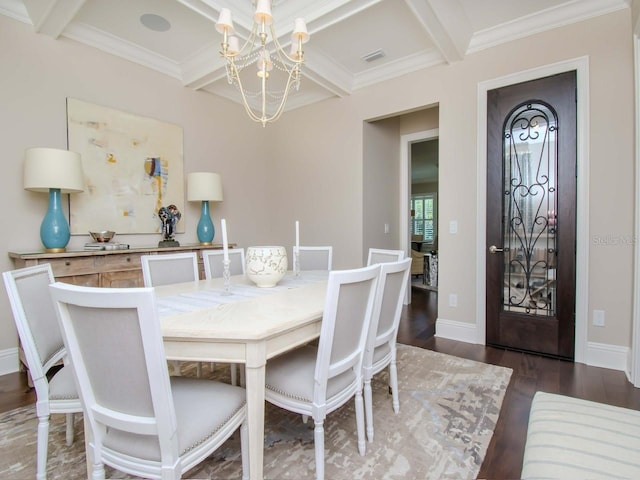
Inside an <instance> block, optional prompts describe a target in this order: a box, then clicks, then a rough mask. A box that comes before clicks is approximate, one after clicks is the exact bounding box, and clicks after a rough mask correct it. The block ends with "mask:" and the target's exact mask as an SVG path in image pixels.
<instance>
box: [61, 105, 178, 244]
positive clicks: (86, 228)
mask: <svg viewBox="0 0 640 480" xmlns="http://www.w3.org/2000/svg"><path fill="white" fill-rule="evenodd" d="M67 130H68V132H67V133H68V143H69V150H72V151H75V152H78V153H79V154H80V155H81V157H82V166H83V169H84V176H85V191H84V192H82V193H78V194H74V195H72V196H71V200H70V203H71V208H70V224H71V233H74V234H86V233H87V232H90V231H100V230H113V231H115V232H116V233H117V234H126V233H136V234H140V233H160V232H161V230H162V223H161V221H160V219H159V218H158V210H159V209H160V207H163V206H164V207H168V206H169V205H175V206H176V207H177V208H178V210H180V211H183V204H184V180H183V176H184V174H183V154H182V152H183V150H182V146H183V143H182V141H183V134H182V128H181V127H180V126H178V125H174V124H171V123H167V122H162V121H159V120H155V119H152V118H147V117H141V116H138V115H134V114H131V113H127V112H123V111H120V110H115V109H112V108H107V107H103V106H100V105H94V104H91V103H87V102H83V101H80V100H77V99H73V98H68V99H67ZM182 224H183V222H178V225H177V232H178V233H182V232H184V227H182V226H181V225H182Z"/></svg>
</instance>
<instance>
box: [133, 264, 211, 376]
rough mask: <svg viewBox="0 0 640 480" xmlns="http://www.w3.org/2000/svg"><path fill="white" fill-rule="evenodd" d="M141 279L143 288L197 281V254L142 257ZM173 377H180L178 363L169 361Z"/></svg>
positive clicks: (199, 373)
mask: <svg viewBox="0 0 640 480" xmlns="http://www.w3.org/2000/svg"><path fill="white" fill-rule="evenodd" d="M140 261H141V262H142V279H143V281H144V286H145V287H159V286H160V285H170V284H172V283H182V282H194V281H196V280H199V278H200V275H199V273H198V254H197V253H196V252H182V253H167V254H158V255H142V256H141V257H140ZM169 363H170V365H171V368H172V370H173V374H174V375H180V362H178V361H177V360H171V361H170V362H169ZM196 375H197V376H198V377H201V376H202V363H201V362H197V363H196Z"/></svg>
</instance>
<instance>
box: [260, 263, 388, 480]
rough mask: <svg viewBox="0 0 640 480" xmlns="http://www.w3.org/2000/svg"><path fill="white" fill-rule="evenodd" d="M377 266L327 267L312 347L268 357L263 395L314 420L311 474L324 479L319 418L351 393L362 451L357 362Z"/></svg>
mask: <svg viewBox="0 0 640 480" xmlns="http://www.w3.org/2000/svg"><path fill="white" fill-rule="evenodd" d="M379 271H380V266H379V265H373V266H370V267H363V268H360V269H355V270H342V271H332V272H330V273H329V280H328V282H327V294H326V298H325V304H324V313H323V316H322V326H321V329H320V338H319V340H318V346H317V347H315V346H312V345H306V346H304V347H301V348H298V349H296V350H293V351H291V352H288V353H285V354H283V355H280V356H279V357H276V358H274V359H273V360H269V362H267V366H266V378H265V398H266V400H267V401H268V402H270V403H272V404H274V405H277V406H279V407H281V408H284V409H286V410H289V411H291V412H295V413H299V414H302V415H303V416H310V417H311V418H313V420H314V423H315V429H314V444H315V464H316V478H317V479H318V480H322V479H323V478H324V420H325V417H326V416H327V414H329V413H331V412H332V411H334V410H336V409H337V408H339V407H341V406H342V405H344V404H345V403H346V402H348V401H349V400H350V399H351V398H355V408H356V429H357V432H358V450H359V452H360V454H361V455H364V454H365V450H366V441H365V432H364V428H365V426H364V411H363V400H362V361H363V353H364V346H365V341H366V338H367V334H368V330H369V324H370V321H371V316H372V312H373V303H374V295H375V288H376V284H377V281H378V273H379Z"/></svg>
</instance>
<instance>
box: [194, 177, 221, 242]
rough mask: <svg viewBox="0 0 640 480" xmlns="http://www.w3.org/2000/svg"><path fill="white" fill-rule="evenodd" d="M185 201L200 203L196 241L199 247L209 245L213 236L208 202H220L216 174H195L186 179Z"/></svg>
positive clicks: (218, 180) (218, 183)
mask: <svg viewBox="0 0 640 480" xmlns="http://www.w3.org/2000/svg"><path fill="white" fill-rule="evenodd" d="M187 200H188V201H190V202H199V201H201V202H202V206H201V211H200V220H199V221H198V229H197V233H198V241H199V242H200V244H201V245H211V242H212V241H213V237H214V235H215V229H214V228H213V222H212V221H211V217H210V216H209V202H210V201H211V202H221V201H222V180H221V179H220V175H218V174H217V173H209V172H195V173H190V174H189V176H188V177H187Z"/></svg>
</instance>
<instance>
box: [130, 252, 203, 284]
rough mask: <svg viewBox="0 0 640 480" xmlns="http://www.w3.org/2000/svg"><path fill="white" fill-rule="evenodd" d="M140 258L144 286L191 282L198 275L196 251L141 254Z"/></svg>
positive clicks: (196, 278) (197, 277)
mask: <svg viewBox="0 0 640 480" xmlns="http://www.w3.org/2000/svg"><path fill="white" fill-rule="evenodd" d="M140 260H141V262H142V278H143V281H144V286H145V287H158V286H160V285H168V284H171V283H182V282H193V281H195V280H198V279H199V277H200V276H199V274H198V255H197V253H196V252H182V253H167V254H158V255H142V257H140Z"/></svg>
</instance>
